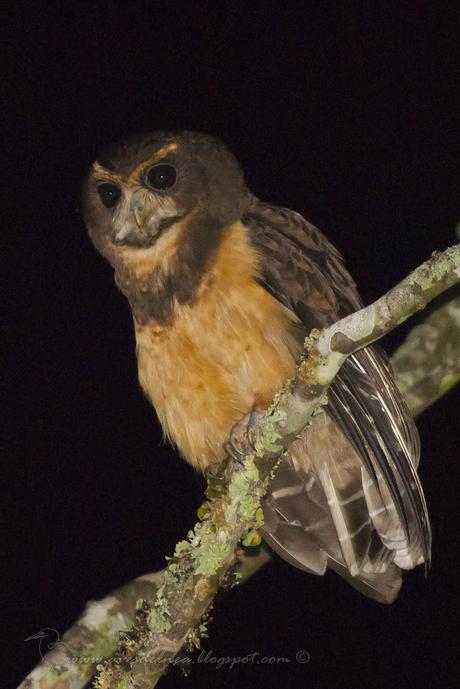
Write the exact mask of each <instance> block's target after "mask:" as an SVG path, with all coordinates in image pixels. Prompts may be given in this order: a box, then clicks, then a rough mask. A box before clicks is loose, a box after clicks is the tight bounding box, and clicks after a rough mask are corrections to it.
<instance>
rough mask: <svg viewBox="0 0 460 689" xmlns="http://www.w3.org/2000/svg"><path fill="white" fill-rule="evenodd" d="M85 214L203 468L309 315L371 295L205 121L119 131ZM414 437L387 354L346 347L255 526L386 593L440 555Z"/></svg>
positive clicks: (282, 376)
mask: <svg viewBox="0 0 460 689" xmlns="http://www.w3.org/2000/svg"><path fill="white" fill-rule="evenodd" d="M83 210H84V220H85V224H86V226H87V229H88V232H89V235H90V238H91V240H92V242H93V244H94V246H95V247H96V249H97V250H98V251H99V252H100V253H101V254H102V255H103V256H104V257H105V258H106V259H107V260H108V261H109V263H110V264H111V265H112V266H113V268H114V276H115V282H116V284H117V286H118V288H119V289H120V291H121V292H122V293H123V294H124V296H125V297H126V298H127V300H128V302H129V304H130V306H131V310H132V315H133V322H134V334H135V340H136V353H137V364H138V374H139V381H140V385H141V387H142V389H143V390H144V392H145V394H146V396H147V397H148V399H149V400H150V401H151V403H152V405H153V406H154V408H155V411H156V414H157V416H158V419H159V421H160V423H161V425H162V427H163V430H164V434H165V436H166V438H168V439H169V440H170V441H171V443H173V445H174V446H175V447H176V448H177V450H178V451H179V452H180V454H181V455H182V456H183V457H184V459H185V460H186V461H187V462H189V463H190V464H191V465H192V466H193V467H195V468H196V469H197V470H199V471H201V472H206V471H209V470H214V469H215V468H216V467H218V466H219V463H220V462H222V461H223V459H224V457H225V454H226V450H225V445H226V442H227V440H228V437H229V435H230V432H231V430H232V428H234V426H235V424H237V423H238V422H239V421H240V420H241V419H242V418H243V417H245V416H247V415H248V414H250V413H251V412H253V411H254V410H263V409H266V408H267V407H268V406H269V404H270V403H271V401H272V399H273V396H274V395H275V393H276V392H277V391H278V390H279V389H280V388H281V387H282V385H283V383H284V382H285V381H286V380H287V379H288V378H290V377H291V376H292V375H293V373H294V371H295V366H296V362H297V361H298V359H299V356H300V355H301V353H302V350H303V342H304V339H305V337H306V335H308V333H309V332H310V330H311V329H312V328H322V327H325V326H328V325H330V324H332V323H334V322H335V321H337V320H339V319H340V318H342V317H343V316H345V315H347V314H349V313H351V312H354V311H356V310H358V309H360V308H361V307H362V302H361V300H360V297H359V295H358V293H357V290H356V287H355V284H354V282H353V279H352V278H351V277H350V275H349V273H348V271H347V269H346V267H345V265H344V261H343V259H342V256H341V255H340V253H339V252H338V251H337V250H336V249H335V248H334V247H333V246H332V245H331V244H330V243H329V241H328V240H327V239H326V238H325V237H324V235H323V234H322V233H321V232H320V231H319V230H318V229H316V227H314V226H313V225H311V224H310V223H309V222H307V221H306V220H305V219H304V218H303V217H302V216H301V215H299V214H298V213H296V212H294V211H292V210H289V209H287V208H279V207H276V206H274V205H272V204H270V203H265V202H263V201H260V200H259V199H258V198H256V196H254V194H252V193H251V191H250V190H249V189H248V188H247V186H246V184H245V181H244V176H243V173H242V171H241V169H240V166H239V164H238V162H237V160H236V159H235V157H234V156H233V154H232V153H231V152H230V151H229V150H228V149H227V148H226V146H225V145H224V144H222V143H221V142H220V141H218V140H216V139H215V138H213V137H211V136H209V135H206V134H200V133H196V132H187V131H184V132H153V133H147V134H140V135H135V136H132V137H130V138H127V139H125V140H123V141H121V142H119V143H116V144H114V145H112V146H111V147H109V148H108V149H107V150H106V151H105V152H103V153H102V154H101V155H100V156H99V158H98V159H97V160H96V161H95V162H94V163H93V165H92V167H91V169H90V170H89V173H88V175H87V177H86V179H85V182H84V185H83ZM418 460H419V438H418V434H417V430H416V427H415V425H414V422H413V420H412V418H411V416H410V414H409V412H408V410H407V408H406V405H405V403H404V401H403V399H402V398H401V395H400V394H399V392H398V389H397V387H396V385H395V382H394V379H393V377H392V373H391V370H390V367H389V363H388V361H387V358H386V357H385V355H384V353H383V352H382V351H381V350H380V349H377V348H376V347H374V346H370V347H366V348H365V349H363V350H361V351H360V352H358V353H356V354H354V355H353V356H351V357H350V358H349V359H348V361H347V362H346V363H345V364H344V366H343V367H342V369H341V371H340V373H339V374H338V375H337V377H336V379H335V381H334V383H333V385H332V386H331V388H330V391H329V394H328V404H327V406H326V407H325V412H324V413H322V414H319V415H317V416H316V417H315V419H314V423H313V425H312V426H311V427H310V428H309V430H308V433H305V434H303V435H302V436H301V437H299V438H298V439H296V440H295V441H293V442H292V443H291V445H290V446H289V452H288V457H287V459H286V460H285V461H284V462H283V463H282V465H281V467H280V469H279V471H278V473H277V474H276V476H275V478H274V480H273V481H272V483H271V484H270V487H269V491H268V493H267V495H266V497H265V500H264V504H263V511H264V518H265V522H264V526H263V528H262V535H263V538H264V540H265V541H266V542H267V543H268V545H269V546H270V547H271V548H272V549H273V550H275V551H276V552H277V553H278V554H279V555H281V556H282V557H283V558H284V559H285V560H287V561H288V562H290V563H291V564H293V565H295V566H296V567H299V568H300V569H302V570H304V571H306V572H309V573H313V574H324V573H325V571H326V570H327V569H328V568H330V569H332V570H334V571H336V572H337V573H338V574H340V575H341V576H342V577H344V578H345V579H346V580H347V581H348V582H349V583H350V584H351V585H353V586H354V587H355V588H357V589H358V590H360V591H361V592H362V593H364V594H365V595H367V596H369V597H371V598H374V599H375V600H378V601H380V602H383V603H389V602H392V601H393V600H394V598H395V597H396V595H397V593H398V591H399V588H400V586H401V570H402V569H411V568H413V567H415V566H416V565H418V564H420V563H423V562H425V563H427V562H428V561H429V558H430V549H431V533H430V524H429V518H428V514H427V508H426V504H425V499H424V496H423V491H422V488H421V485H420V482H419V479H418V476H417V471H416V469H417V464H418Z"/></svg>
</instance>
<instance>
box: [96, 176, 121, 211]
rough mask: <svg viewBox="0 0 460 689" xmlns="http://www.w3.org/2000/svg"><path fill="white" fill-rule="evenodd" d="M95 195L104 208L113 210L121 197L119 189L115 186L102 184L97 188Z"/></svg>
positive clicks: (106, 183) (108, 183)
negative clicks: (97, 195)
mask: <svg viewBox="0 0 460 689" xmlns="http://www.w3.org/2000/svg"><path fill="white" fill-rule="evenodd" d="M97 193H98V194H99V198H100V199H101V201H102V203H103V204H104V206H105V207H106V208H113V207H114V206H115V204H116V203H117V201H118V199H119V198H120V196H121V189H120V187H118V186H117V185H116V184H111V183H110V182H104V184H100V185H99V186H98V188H97Z"/></svg>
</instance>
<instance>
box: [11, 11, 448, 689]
mask: <svg viewBox="0 0 460 689" xmlns="http://www.w3.org/2000/svg"><path fill="white" fill-rule="evenodd" d="M65 4H66V3H52V2H51V3H46V4H45V3H35V4H29V9H28V10H25V9H24V10H22V9H21V8H20V7H21V6H19V5H18V6H17V9H15V10H14V12H15V14H14V16H10V17H9V20H8V21H11V25H8V32H7V37H8V42H9V49H8V53H7V78H6V86H7V88H8V93H7V102H8V103H11V104H12V109H11V111H10V113H9V115H10V117H9V119H8V120H7V128H6V133H5V135H4V137H3V138H4V140H5V142H6V143H7V148H8V152H9V153H10V154H11V160H9V161H7V162H6V164H5V168H4V170H5V169H6V171H7V175H6V178H7V181H8V182H10V183H11V188H10V189H9V190H8V193H7V194H6V213H7V218H6V219H7V222H6V223H5V226H4V229H3V231H4V236H5V235H6V237H5V241H4V242H3V243H2V248H3V259H2V262H3V265H4V270H3V271H2V273H3V275H4V276H5V278H6V289H4V290H3V294H4V295H6V299H4V303H5V304H6V309H7V321H6V322H7V324H8V325H7V337H6V344H7V349H6V394H5V408H6V413H5V414H4V418H5V420H6V422H7V423H6V435H7V442H6V447H7V451H6V468H7V476H6V481H5V484H4V485H5V492H6V497H7V500H6V501H4V504H5V502H6V509H7V521H6V524H7V528H6V530H5V531H4V533H5V535H6V541H7V542H8V543H9V544H10V545H11V554H10V555H8V557H7V558H6V564H7V570H8V571H7V582H6V585H5V586H4V589H3V590H4V592H6V597H7V606H8V607H7V615H6V619H5V622H4V623H3V625H2V627H3V630H4V632H5V642H4V646H5V647H6V650H7V653H6V654H5V658H6V659H7V660H8V661H11V662H8V666H9V672H10V675H9V678H10V681H9V682H8V683H5V686H7V685H8V686H14V685H15V684H17V683H18V682H19V680H20V679H21V678H22V677H23V676H24V675H25V674H26V673H27V672H28V671H30V670H31V669H32V667H33V666H34V665H35V664H36V663H37V661H38V659H39V656H38V648H37V647H36V645H35V644H33V643H31V642H29V643H24V641H23V639H25V638H26V637H28V636H30V635H31V634H33V633H34V632H36V631H38V630H39V629H41V628H42V627H52V628H55V629H57V630H59V631H60V632H63V631H64V630H65V629H66V628H67V627H68V626H69V625H70V624H71V623H72V621H73V620H74V619H75V618H76V617H77V616H78V614H79V613H80V611H81V609H82V607H83V606H84V604H85V602H86V601H87V600H89V599H94V598H98V597H101V596H103V595H104V594H106V593H108V592H109V591H110V590H111V589H113V588H115V587H117V586H118V585H120V584H122V583H123V582H125V581H127V580H129V579H131V578H133V577H135V576H137V575H140V574H142V573H145V572H147V571H152V570H156V569H160V568H162V566H163V556H164V555H166V554H168V553H171V551H172V550H173V547H174V544H175V543H176V541H178V540H179V539H180V538H181V537H183V535H184V534H185V532H186V530H187V529H188V528H190V526H191V525H192V524H193V521H194V514H195V509H196V507H197V506H198V505H199V503H200V501H201V495H202V490H203V486H204V482H203V479H202V478H201V477H199V476H198V475H196V474H195V473H194V472H193V471H192V470H191V469H190V468H189V467H188V466H186V465H185V463H184V462H182V461H181V460H180V459H179V458H178V457H177V456H176V455H175V453H174V451H173V450H172V449H171V448H169V447H167V446H165V445H164V444H162V442H161V432H160V428H159V426H158V423H157V422H156V420H155V417H154V413H153V411H152V410H151V408H150V407H149V405H148V403H147V402H146V401H145V400H144V398H143V396H142V394H141V392H140V389H139V386H138V383H137V378H136V362H135V356H134V338H133V333H132V325H131V316H130V312H129V308H128V305H127V303H125V301H124V299H123V298H122V296H121V295H120V294H118V293H117V291H116V289H115V286H114V284H113V279H112V274H111V270H110V268H109V266H108V265H106V264H105V262H104V261H103V260H102V258H100V257H99V256H98V255H97V254H96V252H95V250H94V249H93V247H92V245H91V244H90V242H89V240H88V238H87V236H86V231H85V229H84V227H83V223H82V220H81V217H80V215H79V212H78V206H79V198H78V195H79V185H80V180H81V178H82V176H83V174H84V172H85V169H86V167H87V166H88V165H89V164H90V162H91V161H92V159H93V158H94V157H95V155H96V153H97V151H98V149H99V148H100V147H101V146H103V145H104V144H106V143H108V142H110V141H112V140H113V139H116V138H117V137H119V136H121V135H124V134H127V133H129V132H131V131H133V130H138V129H147V130H148V129H174V128H180V129H198V130H203V131H207V132H210V133H213V134H215V135H216V136H218V137H220V138H222V139H224V140H225V141H226V142H227V143H228V144H229V145H230V146H231V147H232V149H233V150H234V152H235V153H236V155H237V157H238V158H239V159H240V161H241V163H242V165H243V167H244V169H245V171H246V177H247V181H248V185H249V186H250V187H251V189H252V190H253V191H254V192H255V193H256V194H257V195H258V196H259V197H261V198H264V199H266V200H270V201H272V202H274V203H278V204H280V205H286V206H289V207H291V208H294V209H296V210H299V211H300V212H302V213H303V214H304V215H305V216H306V217H307V218H309V219H310V220H311V221H313V222H314V223H315V224H317V225H318V226H319V227H321V228H322V229H323V230H324V231H325V233H326V234H327V235H328V236H329V238H330V239H331V240H332V241H333V242H334V243H335V244H336V245H337V246H338V248H339V249H340V250H341V251H342V253H343V254H344V255H345V257H346V259H347V262H348V265H349V268H350V271H351V272H352V274H353V275H354V276H355V279H356V281H357V283H358V285H359V287H360V290H361V293H362V295H363V297H364V299H365V300H366V301H369V300H371V299H373V298H376V297H377V296H379V295H381V294H382V293H383V292H384V291H385V290H386V289H388V288H389V287H390V286H392V285H393V284H395V283H396V282H397V281H398V280H399V279H400V278H401V277H403V276H404V275H405V274H406V273H407V272H408V271H409V270H410V269H411V268H412V267H414V266H415V265H417V264H418V263H419V262H421V261H422V260H424V259H425V258H427V257H428V256H429V255H430V253H431V252H432V251H433V250H434V249H441V248H443V247H446V246H447V245H449V244H451V243H452V242H453V237H454V227H455V225H456V222H457V221H458V218H459V213H458V208H457V207H456V205H455V204H456V202H455V198H456V189H455V179H454V165H455V156H456V153H457V152H458V148H456V141H455V138H454V78H453V77H454V59H455V46H456V41H457V39H458V32H456V31H455V28H454V26H453V22H452V17H450V16H448V15H447V14H446V13H445V12H444V11H443V12H442V13H441V12H436V11H435V10H434V9H433V8H430V7H429V4H428V3H423V2H422V3H421V2H401V3H377V4H376V5H379V6H380V9H378V8H377V7H375V8H374V9H373V10H370V9H369V7H368V6H367V4H364V3H359V5H358V4H356V5H355V7H354V8H353V7H352V8H349V9H345V7H343V8H341V9H338V6H339V5H340V6H341V5H342V3H336V4H333V3H332V4H331V3H305V4H304V3H278V10H275V11H273V10H272V9H269V3H259V2H252V3H247V5H248V6H247V7H246V8H245V9H244V10H242V9H241V7H240V6H237V5H234V4H233V3H230V2H227V3H220V2H215V3H209V4H208V3H194V2H190V3H188V5H181V4H178V3H163V2H150V3H147V2H138V3H114V2H93V3H91V4H88V6H84V5H82V6H80V5H78V4H74V5H73V6H72V7H71V6H70V4H69V7H68V8H66V9H63V7H64V5H65ZM89 5H90V6H89ZM310 5H311V7H310ZM32 6H33V7H34V8H35V9H34V10H33V11H32V10H30V7H32ZM457 182H458V178H457ZM4 186H5V176H4ZM4 212H5V209H4ZM407 330H408V328H405V329H404V328H402V329H401V331H400V332H398V333H396V334H394V335H392V336H391V337H390V338H388V339H387V341H386V345H387V347H388V348H389V349H390V350H391V349H392V348H394V347H395V346H396V345H397V344H398V342H400V341H401V337H402V336H403V334H404V332H407ZM4 389H5V387H4ZM459 399H460V395H459V392H458V391H456V392H454V393H452V394H451V395H450V396H448V397H447V398H445V399H444V400H443V401H442V402H441V403H439V404H438V405H437V406H436V407H435V408H433V409H432V410H430V411H428V412H427V413H426V414H425V415H424V416H423V417H422V418H421V419H420V422H419V428H420V433H421V436H422V443H423V457H422V469H421V476H422V480H423V483H424V486H425V489H426V494H427V500H428V504H429V506H430V510H431V516H432V521H433V531H434V551H433V567H432V570H431V572H430V574H429V577H428V579H427V580H425V579H424V576H423V572H422V571H421V569H420V568H419V569H420V571H416V572H413V573H409V574H408V575H407V576H406V579H405V585H404V587H403V591H402V593H401V595H400V598H399V599H398V601H397V602H396V603H395V604H394V605H393V606H391V607H383V606H378V605H377V604H375V603H373V602H371V601H368V600H367V599H365V598H363V597H361V596H360V595H359V594H358V593H356V592H354V591H353V590H352V589H351V588H349V587H348V586H347V585H346V584H345V583H343V582H342V581H340V580H339V579H338V578H337V577H335V576H334V575H328V576H327V577H325V578H315V577H313V576H310V577H309V576H307V575H305V574H302V573H300V572H298V571H296V570H294V569H293V568H291V567H289V566H288V565H287V564H285V563H284V562H281V561H276V562H274V563H273V564H271V565H270V566H269V567H267V568H265V570H264V571H262V572H261V573H259V575H258V576H257V577H255V578H254V579H253V580H252V581H250V582H248V583H247V584H245V585H244V586H242V587H241V588H240V589H236V590H233V591H232V592H230V593H226V594H223V595H221V596H220V597H219V599H218V601H217V604H216V608H215V621H214V622H213V623H212V624H211V626H210V639H209V640H208V641H207V642H206V644H205V648H206V649H210V650H212V652H213V654H214V655H215V656H217V657H221V656H244V655H246V654H247V653H251V652H253V651H257V652H259V653H260V654H261V655H266V656H285V657H289V658H290V659H291V661H292V662H290V663H289V664H286V665H282V666H278V667H273V666H261V665H244V666H237V667H235V668H233V669H232V670H229V669H228V668H221V669H220V670H216V669H215V668H214V667H213V666H211V665H205V664H201V665H200V666H197V667H195V668H194V670H193V672H192V675H191V677H190V678H189V679H188V680H186V682H187V686H189V687H202V686H215V687H230V686H231V687H232V689H236V688H237V687H240V686H241V687H242V686H250V685H251V686H252V685H256V686H259V685H260V684H263V685H264V686H266V687H267V688H268V687H278V686H279V685H280V683H282V682H286V683H292V684H293V685H295V686H310V687H315V688H322V687H328V689H332V688H334V687H340V689H355V688H356V687H366V688H368V687H369V688H370V689H374V687H375V688H378V687H383V686H385V687H387V686H388V685H393V686H400V687H409V686H410V687H416V686H421V684H422V682H423V683H424V682H428V681H430V682H431V686H434V687H441V686H442V687H443V688H444V689H450V688H451V687H453V686H454V685H456V682H455V680H454V670H455V667H454V666H455V650H456V643H455V633H456V628H455V623H456V621H457V619H458V613H459V610H458V605H457V596H456V594H457V588H458V586H457V579H458V570H457V562H456V559H457V553H458V549H459V547H460V544H459V539H458V533H459V525H460V517H459V513H458V497H457V496H458V491H459V481H458V478H459V468H458V451H457V447H458V443H456V442H455V436H457V435H458V409H459ZM4 540H5V537H4ZM456 606H457V607H456ZM302 649H306V650H308V651H309V653H310V654H311V661H310V663H308V664H307V665H301V664H299V663H296V662H295V659H294V658H295V654H296V652H297V651H298V650H302ZM161 686H163V687H173V686H182V684H179V678H178V675H177V673H175V672H174V671H171V672H170V674H169V676H168V677H167V678H166V679H165V680H163V683H162V685H161ZM183 686H186V685H185V684H184V685H183Z"/></svg>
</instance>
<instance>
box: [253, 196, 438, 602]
mask: <svg viewBox="0 0 460 689" xmlns="http://www.w3.org/2000/svg"><path fill="white" fill-rule="evenodd" d="M243 223H244V224H245V225H246V226H247V227H248V228H249V230H250V237H251V241H252V243H253V245H254V246H255V248H256V249H257V251H258V253H259V255H260V257H261V266H260V269H261V278H259V282H260V284H262V286H263V287H264V288H265V289H267V290H268V291H269V292H270V293H271V294H272V296H274V297H275V298H276V299H278V300H279V301H280V302H281V303H283V304H284V305H285V306H287V307H288V308H289V309H291V310H292V311H293V312H294V313H295V314H296V315H297V316H298V318H299V320H300V321H301V322H302V323H303V325H304V326H305V328H306V329H307V330H310V329H311V328H314V327H324V326H327V325H329V324H331V323H333V322H335V321H337V320H339V319H340V318H342V317H343V316H345V315H347V314H348V313H351V312H353V311H356V310H358V309H360V308H361V307H362V303H361V300H360V298H359V295H358V293H357V291H356V286H355V284H354V282H353V280H352V278H351V276H350V275H349V273H348V271H347V270H346V268H345V265H344V262H343V259H342V257H341V255H340V254H339V252H338V251H337V250H336V249H335V248H334V247H333V246H332V245H331V244H330V243H329V242H328V241H327V239H326V238H325V237H324V236H323V235H322V234H321V232H320V231H319V230H318V229H317V228H315V227H314V226H313V225H311V224H310V223H308V222H307V221H306V220H305V219H304V218H303V217H302V216H301V215H299V214H298V213H296V212H294V211H291V210H289V209H285V208H277V207H275V206H271V205H269V204H266V203H262V202H261V201H259V200H258V199H255V198H254V199H253V201H252V203H251V206H250V208H249V209H248V211H247V213H246V214H245V215H244V216H243ZM328 399H329V402H328V405H327V406H326V408H325V409H326V413H325V414H320V415H318V416H317V417H315V420H314V423H313V427H311V428H310V429H309V432H308V433H307V434H305V436H303V437H302V438H300V439H299V441H296V442H295V443H293V444H292V446H291V448H290V460H289V461H288V462H286V463H285V464H284V465H283V467H282V468H281V470H280V472H279V473H278V474H277V476H276V477H275V479H274V480H273V482H272V484H271V487H270V492H269V494H268V495H267V497H266V500H265V504H264V512H265V525H264V533H263V535H264V538H265V540H266V541H267V542H268V543H269V545H271V546H272V547H273V548H274V549H275V550H276V551H277V552H278V553H279V554H280V555H281V556H282V557H284V558H285V559H286V560H288V561H289V562H291V563H292V564H294V565H296V566H298V567H300V568H301V569H305V570H306V571H310V572H315V573H318V574H321V573H324V571H325V569H326V568H327V567H330V568H332V569H335V570H336V571H338V572H339V574H341V575H342V576H344V577H345V578H346V579H348V580H349V581H350V583H352V584H353V585H354V586H356V587H357V588H359V589H361V590H362V591H363V592H364V593H366V594H367V595H368V596H370V597H373V598H375V599H377V600H380V601H382V602H391V601H392V600H393V599H394V598H395V596H396V594H397V592H398V590H399V587H400V583H401V577H400V572H399V568H400V567H401V568H412V567H414V566H415V565H417V564H419V563H421V562H428V561H429V558H430V550H431V532H430V525H429V519H428V513H427V509H426V504H425V499H424V496H423V491H422V488H421V485H420V482H419V479H418V476H417V472H416V467H417V464H418V459H419V438H418V433H417V429H416V427H415V424H414V422H413V420H412V418H411V416H410V413H409V411H408V409H407V407H406V405H405V402H404V400H403V399H402V397H401V395H400V393H399V391H398V389H397V387H396V384H395V381H394V379H393V377H392V374H391V371H390V368H389V364H388V361H387V359H386V357H385V355H384V354H383V352H381V351H380V349H378V348H376V347H374V346H372V347H366V348H365V349H363V350H361V351H359V352H357V353H356V354H355V355H353V356H351V357H350V358H349V359H348V360H347V362H346V363H345V364H344V365H343V367H342V369H341V371H340V372H339V374H338V375H337V377H336V379H335V381H334V383H333V385H332V386H331V388H330V390H329V393H328Z"/></svg>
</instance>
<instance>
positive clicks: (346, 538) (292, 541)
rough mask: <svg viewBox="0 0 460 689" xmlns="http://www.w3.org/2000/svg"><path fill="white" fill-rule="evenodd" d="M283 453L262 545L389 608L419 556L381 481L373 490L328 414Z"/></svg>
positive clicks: (266, 506)
mask: <svg viewBox="0 0 460 689" xmlns="http://www.w3.org/2000/svg"><path fill="white" fill-rule="evenodd" d="M289 450H290V457H289V459H287V460H286V461H285V462H283V464H282V465H281V466H280V468H279V470H278V472H277V474H276V476H275V478H274V479H273V481H272V483H271V484H270V489H269V493H268V494H267V496H266V498H265V501H264V505H263V508H264V516H265V523H264V526H263V529H262V536H263V538H264V540H265V541H266V542H267V544H268V545H269V546H270V547H271V548H272V549H273V550H274V551H275V552H276V553H278V554H279V555H280V556H281V557H282V558H283V559H285V560H286V561H287V562H289V563H290V564H292V565H294V566H296V567H298V568H299V569H302V570H304V571H306V572H309V573H312V574H317V575H322V574H324V573H325V572H326V570H327V569H328V568H329V569H332V570H333V571H335V572H337V573H338V574H339V575H340V576H341V577H342V578H344V579H345V580H346V581H347V582H348V583H349V584H351V585H352V586H353V587H354V588H356V589H358V590H359V591H360V592H361V593H363V594H364V595H366V596H368V597H369V598H372V599H374V600H376V601H378V602H380V603H392V602H393V601H394V600H395V598H396V596H397V595H398V592H399V590H400V588H401V583H402V576H401V570H400V568H401V567H406V568H411V567H414V566H415V565H416V564H418V563H419V562H420V561H421V559H422V558H421V553H420V549H419V548H418V546H417V540H416V539H413V541H412V546H411V547H410V546H408V541H407V535H406V534H405V532H404V529H403V528H402V525H401V522H400V520H399V519H398V515H397V511H396V510H395V508H394V504H393V502H392V499H391V496H390V495H389V493H388V491H385V485H384V484H383V482H381V485H380V486H379V484H377V485H376V486H373V484H372V482H371V480H370V477H369V474H368V472H367V471H366V470H365V468H364V467H363V465H362V462H361V460H360V457H359V455H358V454H357V452H356V450H355V449H354V447H353V446H352V445H351V444H350V443H349V442H348V440H347V438H346V437H345V436H344V435H343V433H342V432H341V430H340V429H339V428H338V427H337V426H336V425H335V423H334V421H333V420H332V419H330V417H329V416H327V415H326V414H321V415H319V416H318V417H315V423H314V427H312V428H311V429H309V433H307V434H306V435H305V436H303V437H302V438H300V439H299V440H297V441H295V443H292V444H291V446H290V448H289ZM379 487H380V490H379ZM410 526H411V525H409V527H410ZM408 554H409V555H410V557H409V556H408ZM406 560H407V561H406Z"/></svg>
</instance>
